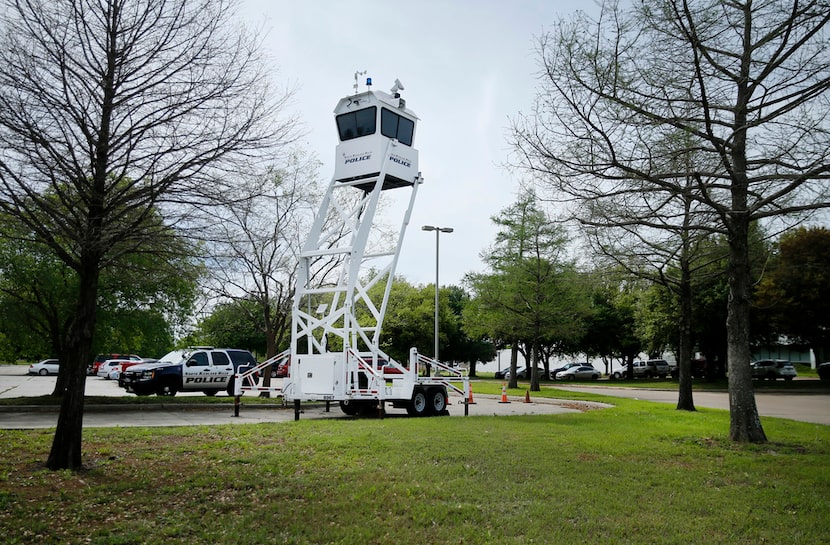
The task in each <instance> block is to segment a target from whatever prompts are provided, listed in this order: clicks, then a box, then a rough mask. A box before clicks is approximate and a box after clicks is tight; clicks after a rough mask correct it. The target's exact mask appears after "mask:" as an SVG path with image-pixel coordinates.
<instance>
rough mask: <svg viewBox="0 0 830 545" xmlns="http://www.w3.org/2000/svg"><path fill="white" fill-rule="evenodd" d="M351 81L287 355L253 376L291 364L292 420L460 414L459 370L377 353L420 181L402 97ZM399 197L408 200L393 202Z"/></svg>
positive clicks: (463, 390) (411, 120) (339, 109)
mask: <svg viewBox="0 0 830 545" xmlns="http://www.w3.org/2000/svg"><path fill="white" fill-rule="evenodd" d="M357 77H358V74H355V93H356V94H354V95H352V96H348V97H345V98H343V99H341V100H340V101H339V102H338V104H337V106H336V108H335V110H334V114H335V121H336V125H337V134H338V141H339V143H338V145H337V149H336V155H335V160H336V163H335V168H334V175H333V176H332V180H331V183H330V184H329V186H328V189H327V191H326V194H325V196H324V198H323V201H322V203H321V205H320V209H319V211H318V213H317V215H316V217H315V220H314V223H313V225H312V228H311V232H310V233H309V236H308V239H307V240H306V243H305V245H304V247H303V249H302V252H301V254H300V262H299V270H298V275H297V276H298V277H297V286H296V290H295V296H294V306H293V308H292V320H291V348H290V349H289V350H288V351H286V352H284V353H282V354H280V355H278V356H276V357H275V358H272V359H271V360H269V361H267V362H263V364H260V365H259V366H258V367H257V369H259V368H263V367H265V366H266V365H269V364H273V365H274V366H276V365H277V364H278V363H279V362H280V361H285V358H290V361H289V376H288V377H286V378H285V379H284V381H283V386H282V395H283V399H284V402H286V403H288V402H293V404H294V410H295V419H298V418H299V415H300V412H301V403H302V402H306V401H326V402H332V401H334V402H339V403H340V407H341V409H342V410H343V411H344V412H345V413H347V414H358V413H359V412H367V411H378V412H379V413H380V414H381V415H382V414H384V411H385V404H386V403H391V404H392V405H393V406H394V407H403V408H406V409H407V412H408V413H409V414H411V415H416V416H432V415H443V414H447V405H448V403H449V393H450V392H452V393H456V394H459V395H461V396H462V400H461V403H462V404H464V413H465V414H467V409H468V407H467V403H468V402H469V401H470V399H471V397H472V396H471V394H470V384H469V379H468V376H467V374H466V371H465V370H460V369H457V368H455V367H452V366H450V365H447V364H444V363H442V362H440V361H435V360H433V359H430V358H426V357H425V356H422V355H420V354H418V352H417V350H416V349H415V348H412V349H411V350H410V354H409V360H408V361H406V362H397V361H394V360H393V359H392V358H390V357H389V356H388V355H387V354H385V353H384V352H383V351H382V350H381V349H380V334H381V329H382V325H383V317H384V314H385V312H386V306H387V302H388V299H389V293H390V290H391V287H392V281H393V278H394V275H395V267H396V265H397V261H398V257H399V255H400V252H401V244H402V242H403V238H404V234H405V232H406V227H407V225H408V224H409V219H410V215H411V213H412V207H413V204H414V202H415V196H416V195H417V192H418V187H419V185H420V184H421V183H422V181H423V180H422V178H421V174H420V172H419V171H418V150H416V149H415V148H414V147H413V142H414V137H415V129H416V126H417V123H418V117H417V116H416V115H415V113H414V112H413V111H412V110H409V109H408V108H407V107H406V102H405V101H404V99H403V98H401V95H400V91H401V90H403V86H402V85H401V84H400V82H399V81H397V80H396V81H395V86H394V87H393V88H392V90H391V91H390V93H384V92H381V91H373V90H371V79H367V90H366V91H365V92H362V93H357V90H358V89H357V87H358V86H357ZM402 196H403V198H405V199H406V200H405V201H403V202H400V201H396V200H395V198H398V199H400V198H401V197H402ZM402 204H404V205H406V208H405V211H404V212H403V215H402V218H401V223H400V225H399V226H398V227H397V228H395V227H394V226H392V227H390V226H389V225H383V224H382V223H381V222H380V221H379V218H378V217H376V213H377V212H378V210H381V209H382V210H394V209H396V208H397V209H400V208H401V205H402ZM386 219H387V221H388V219H389V218H388V217H387V218H386ZM255 371H256V370H252V371H250V372H255ZM242 378H243V377H242V376H241V375H240V377H239V379H242ZM235 384H237V385H240V386H238V387H237V390H238V392H237V395H239V394H241V391H242V390H245V389H246V388H245V387H243V386H241V385H242V384H243V380H237V381H236V383H235ZM253 389H254V390H263V389H264V388H256V387H254V388H253ZM271 390H274V389H273V388H272V389H271ZM237 399H238V398H237Z"/></svg>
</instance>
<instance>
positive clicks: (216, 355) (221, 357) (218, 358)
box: [210, 352, 230, 365]
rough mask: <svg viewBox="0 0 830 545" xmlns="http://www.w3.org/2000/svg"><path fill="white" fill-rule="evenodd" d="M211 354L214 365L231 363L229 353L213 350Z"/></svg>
mask: <svg viewBox="0 0 830 545" xmlns="http://www.w3.org/2000/svg"><path fill="white" fill-rule="evenodd" d="M210 356H211V357H212V358H213V365H227V364H229V363H230V360H228V356H227V354H225V353H224V352H211V353H210Z"/></svg>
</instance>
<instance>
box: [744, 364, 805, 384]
mask: <svg viewBox="0 0 830 545" xmlns="http://www.w3.org/2000/svg"><path fill="white" fill-rule="evenodd" d="M750 366H751V367H752V378H760V379H768V380H776V379H779V378H783V379H784V380H788V381H789V380H792V379H794V378H795V377H796V376H797V375H798V372H797V371H796V370H795V367H793V365H792V364H791V363H790V362H789V361H787V360H759V361H754V362H752V363H751V364H750Z"/></svg>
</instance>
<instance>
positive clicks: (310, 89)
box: [241, 0, 595, 286]
mask: <svg viewBox="0 0 830 545" xmlns="http://www.w3.org/2000/svg"><path fill="white" fill-rule="evenodd" d="M241 7H242V11H241V16H242V17H243V18H244V19H245V20H246V22H247V23H248V24H250V25H251V26H254V27H258V28H262V29H263V30H264V31H265V32H266V37H265V40H264V45H265V48H266V50H265V53H266V54H267V55H268V57H269V63H270V64H269V66H270V67H271V68H272V70H273V72H272V77H273V81H274V83H275V84H276V85H277V86H284V87H285V86H288V87H292V88H294V97H293V102H292V105H291V108H292V111H294V112H295V113H296V114H297V116H298V117H299V118H300V120H301V121H302V123H303V128H304V131H305V136H304V138H303V139H302V145H303V146H304V147H305V148H306V149H308V150H309V151H310V152H312V153H313V154H314V155H316V156H317V158H318V159H319V160H320V161H321V162H322V168H321V170H320V175H321V178H322V181H323V182H325V183H327V182H328V181H329V180H330V179H331V176H332V174H333V161H334V153H335V146H336V145H337V135H336V130H335V124H334V115H333V109H334V107H335V105H336V104H337V102H338V101H339V100H340V99H341V98H343V97H345V96H348V95H351V94H354V83H355V79H354V77H355V72H358V71H359V72H363V71H366V72H367V74H366V75H365V76H361V77H360V87H359V91H360V92H363V91H365V89H366V87H365V85H364V81H365V78H366V77H367V76H368V77H371V78H372V80H373V89H375V90H381V91H386V92H388V91H389V90H390V88H391V87H392V85H393V84H394V82H395V79H396V78H397V79H399V80H400V81H401V82H402V83H403V85H404V90H403V91H402V92H401V95H402V96H403V98H405V99H406V105H407V108H409V109H411V110H412V111H414V112H415V114H416V115H417V116H418V117H419V119H420V121H419V124H418V127H417V129H416V135H415V142H414V144H413V146H414V147H415V148H416V149H418V150H419V154H420V170H421V172H422V175H423V179H424V183H423V185H422V186H421V187H420V188H419V189H418V195H417V198H416V202H415V204H414V208H413V212H412V218H411V221H410V223H409V226H408V228H407V231H406V235H405V238H404V241H403V246H402V249H401V255H400V258H399V261H398V267H397V271H396V273H397V274H399V275H402V276H404V277H405V278H406V279H407V280H408V281H409V282H411V283H413V284H424V285H425V284H430V283H433V282H435V233H433V232H426V231H422V230H421V226H423V225H433V226H439V227H451V228H453V229H454V232H453V233H446V234H445V233H442V234H441V235H440V237H441V239H440V256H439V284H440V285H442V286H445V285H449V284H455V285H460V284H461V282H462V279H463V277H464V275H465V274H466V273H469V272H479V271H485V270H486V267H485V266H484V264H483V263H482V260H481V254H482V252H483V251H486V250H487V248H488V247H489V246H490V245H491V244H492V243H493V241H494V239H495V234H496V229H495V227H494V226H493V223H492V221H491V218H492V217H493V216H495V215H498V214H499V212H500V211H501V210H503V209H505V208H506V207H508V206H510V205H511V204H512V203H513V202H515V200H516V197H517V194H518V189H519V185H520V182H521V178H520V176H521V174H519V173H517V172H511V171H509V170H508V169H506V168H505V167H504V166H503V165H504V164H505V163H506V161H507V159H508V156H509V154H510V143H509V132H508V129H509V125H510V121H511V119H513V118H515V117H516V116H518V115H519V114H520V112H522V113H528V112H529V111H530V110H531V108H532V105H533V97H534V95H535V92H536V86H537V76H536V74H537V71H538V64H537V56H536V54H535V52H534V50H535V40H536V38H537V37H538V36H540V35H541V34H543V33H544V32H545V30H546V29H549V28H550V26H551V25H552V24H553V23H554V22H555V21H556V20H557V19H559V18H560V17H568V16H569V15H570V14H571V13H573V12H574V11H576V10H577V9H583V10H593V9H595V5H594V4H593V3H592V2H590V1H586V0H582V1H578V0H513V1H510V2H507V1H497V0H479V1H473V0H455V1H453V0H419V1H418V2H399V3H393V2H388V1H381V0H352V1H349V2H337V1H334V0H314V1H305V0H304V1H297V0H242V4H241ZM407 197H408V192H407V193H405V192H403V191H401V199H402V200H404V199H406V198H407ZM401 220H402V214H399V215H398V217H395V218H390V222H391V223H393V224H394V225H399V224H400V222H401Z"/></svg>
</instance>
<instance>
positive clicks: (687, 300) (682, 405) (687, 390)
mask: <svg viewBox="0 0 830 545" xmlns="http://www.w3.org/2000/svg"><path fill="white" fill-rule="evenodd" d="M684 265H685V269H686V270H684V271H683V273H682V274H683V278H682V279H681V280H680V343H679V345H680V346H679V350H678V354H677V357H678V360H679V361H678V362H677V371H678V395H677V410H679V411H694V410H695V402H694V398H693V395H692V345H691V343H692V289H691V282H690V279H689V277H688V264H684Z"/></svg>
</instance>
